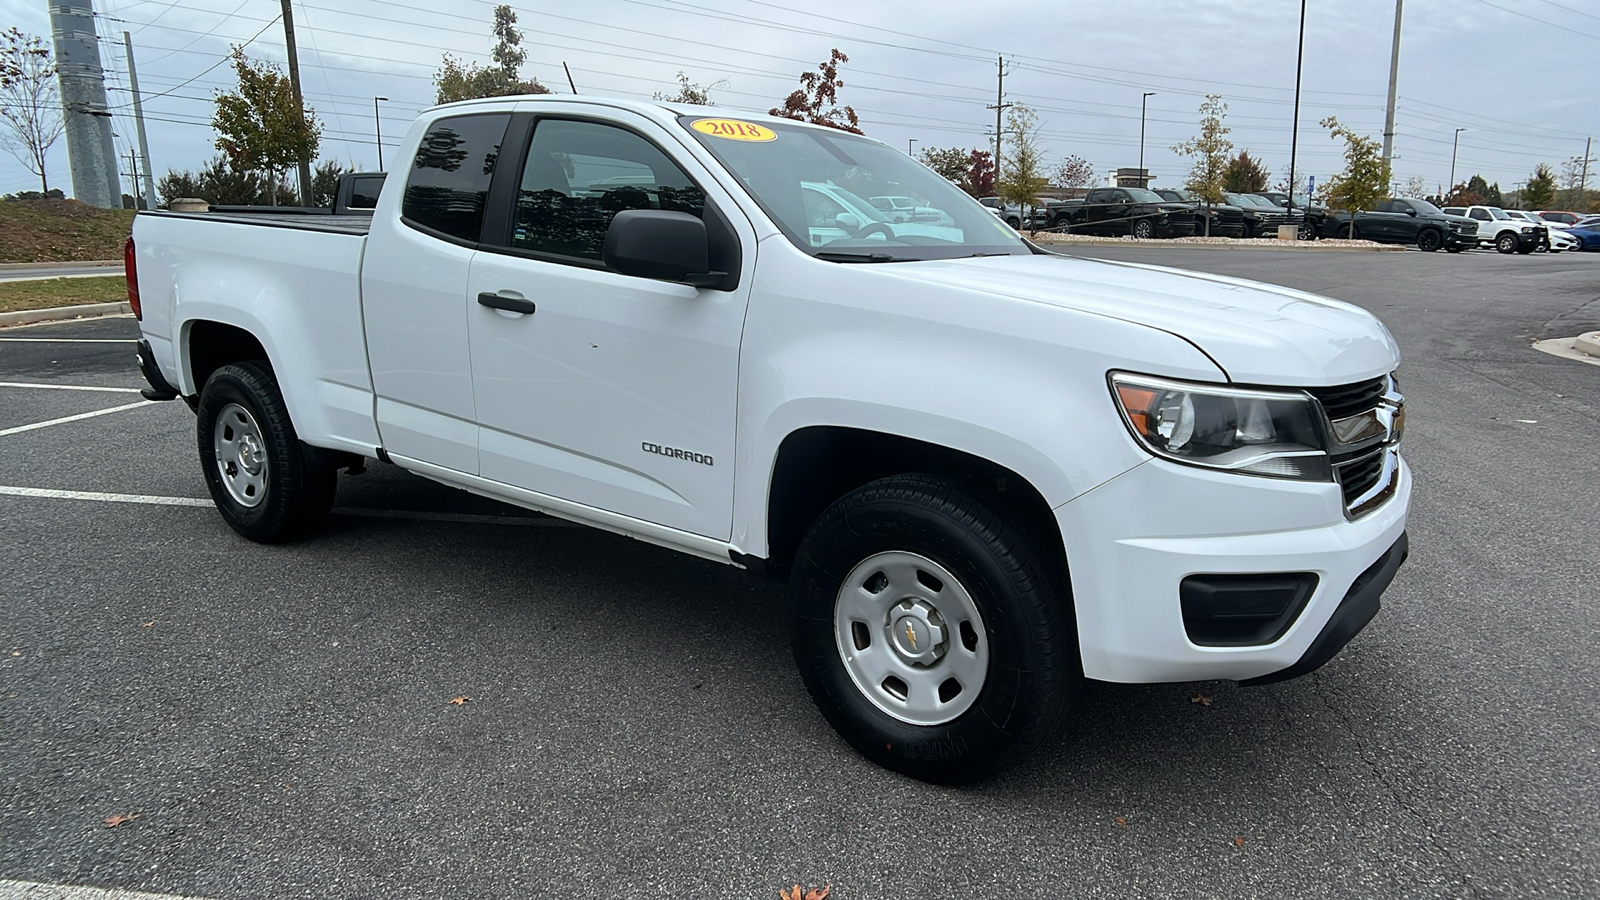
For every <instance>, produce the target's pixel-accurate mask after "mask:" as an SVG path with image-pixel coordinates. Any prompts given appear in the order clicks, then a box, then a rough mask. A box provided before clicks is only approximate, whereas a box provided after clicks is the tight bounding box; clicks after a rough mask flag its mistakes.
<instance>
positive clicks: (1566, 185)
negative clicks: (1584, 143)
mask: <svg viewBox="0 0 1600 900" xmlns="http://www.w3.org/2000/svg"><path fill="white" fill-rule="evenodd" d="M1588 169H1589V170H1595V161H1594V160H1593V159H1591V160H1589V165H1588ZM1584 174H1585V167H1584V159H1583V157H1582V156H1574V157H1571V158H1570V159H1568V160H1566V161H1565V162H1563V163H1562V164H1561V195H1560V197H1559V199H1558V202H1559V203H1560V204H1561V206H1562V208H1563V209H1572V210H1582V209H1587V208H1588V206H1589V203H1588V198H1587V197H1586V196H1585V194H1586V191H1585V190H1584V188H1585V187H1586V185H1584V183H1583V176H1584Z"/></svg>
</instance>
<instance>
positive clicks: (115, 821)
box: [105, 813, 141, 828]
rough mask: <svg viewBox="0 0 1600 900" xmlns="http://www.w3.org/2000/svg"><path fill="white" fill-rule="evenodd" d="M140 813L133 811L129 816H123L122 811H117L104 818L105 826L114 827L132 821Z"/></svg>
mask: <svg viewBox="0 0 1600 900" xmlns="http://www.w3.org/2000/svg"><path fill="white" fill-rule="evenodd" d="M140 815H141V813H134V814H133V815H131V816H125V815H123V814H122V813H117V814H116V815H114V816H112V817H111V818H109V819H106V820H105V822H106V827H107V828H115V827H117V826H118V825H121V824H122V823H124V822H132V821H133V820H134V819H137V818H139V816H140Z"/></svg>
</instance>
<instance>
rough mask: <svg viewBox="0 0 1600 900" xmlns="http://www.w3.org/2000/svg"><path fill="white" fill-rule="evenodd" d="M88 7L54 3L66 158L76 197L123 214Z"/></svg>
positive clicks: (81, 2) (76, 1)
mask: <svg viewBox="0 0 1600 900" xmlns="http://www.w3.org/2000/svg"><path fill="white" fill-rule="evenodd" d="M90 3H91V0H51V3H50V31H51V32H52V33H53V34H54V35H55V44H56V70H57V72H58V73H59V75H58V77H59V79H60V81H61V109H62V111H63V113H64V118H65V120H66V130H67V159H68V162H69V163H71V166H72V194H73V196H74V197H76V198H77V199H79V200H81V201H82V202H84V203H87V204H89V205H90V206H98V207H100V208H102V209H119V208H121V206H122V183H121V179H120V178H119V177H118V176H117V150H116V147H115V146H114V145H113V144H112V142H111V110H110V109H109V108H108V107H107V105H106V77H105V70H104V69H102V68H101V67H100V44H99V38H98V37H96V36H95V30H94V8H93V7H92V6H91V5H90Z"/></svg>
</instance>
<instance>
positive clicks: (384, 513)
mask: <svg viewBox="0 0 1600 900" xmlns="http://www.w3.org/2000/svg"><path fill="white" fill-rule="evenodd" d="M0 496H5V497H36V498H40V499H44V500H92V501H95V502H99V503H141V504H144V505H147V506H189V507H195V508H203V507H209V506H211V505H212V504H211V501H210V500H200V499H197V498H195V497H164V496H161V495H158V494H109V493H105V492H103V491H63V490H56V489H55V488H34V487H19V486H16V485H0ZM333 514H334V515H336V516H361V517H363V518H368V519H420V520H424V521H430V522H466V523H468V524H472V525H517V526H521V527H525V528H527V527H532V528H582V527H583V526H582V525H579V524H577V523H575V522H568V521H566V520H565V519H554V518H545V517H539V518H534V517H530V516H485V515H479V514H476V513H438V512H417V511H413V510H408V509H363V508H361V507H356V506H336V507H334V508H333ZM0 900H4V895H0Z"/></svg>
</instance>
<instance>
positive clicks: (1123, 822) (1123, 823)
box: [1115, 816, 1128, 828]
mask: <svg viewBox="0 0 1600 900" xmlns="http://www.w3.org/2000/svg"><path fill="white" fill-rule="evenodd" d="M1115 821H1116V823H1117V827H1118V828H1127V827H1128V820H1127V819H1126V818H1125V817H1123V816H1117V818H1116V819H1115Z"/></svg>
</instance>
